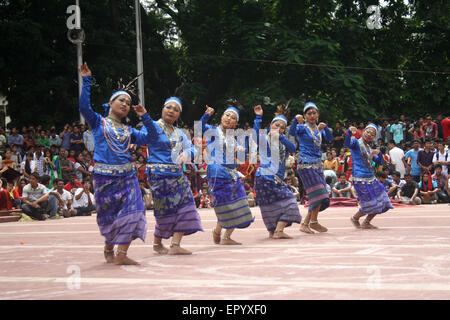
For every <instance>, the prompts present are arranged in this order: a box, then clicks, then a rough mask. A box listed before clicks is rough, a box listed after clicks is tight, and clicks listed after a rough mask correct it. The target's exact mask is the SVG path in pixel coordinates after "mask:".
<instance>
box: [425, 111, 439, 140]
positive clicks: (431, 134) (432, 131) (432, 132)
mask: <svg viewBox="0 0 450 320" xmlns="http://www.w3.org/2000/svg"><path fill="white" fill-rule="evenodd" d="M422 131H423V133H424V135H425V140H426V139H436V138H437V137H438V126H437V125H436V123H434V122H433V119H432V118H431V116H430V115H427V116H426V121H425V122H424V124H423V126H422Z"/></svg>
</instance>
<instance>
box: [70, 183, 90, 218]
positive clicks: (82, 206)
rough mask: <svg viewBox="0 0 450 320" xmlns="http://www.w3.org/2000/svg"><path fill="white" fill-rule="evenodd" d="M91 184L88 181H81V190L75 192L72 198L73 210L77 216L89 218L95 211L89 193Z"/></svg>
mask: <svg viewBox="0 0 450 320" xmlns="http://www.w3.org/2000/svg"><path fill="white" fill-rule="evenodd" d="M90 189H91V182H90V181H89V179H86V180H83V188H78V189H77V190H75V193H74V196H73V208H74V209H75V211H76V215H77V216H90V215H91V214H92V211H94V210H95V198H94V195H93V194H92V193H91V191H90Z"/></svg>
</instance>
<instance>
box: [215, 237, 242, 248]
mask: <svg viewBox="0 0 450 320" xmlns="http://www.w3.org/2000/svg"><path fill="white" fill-rule="evenodd" d="M220 244H222V245H226V246H227V245H228V246H230V245H231V246H233V245H240V244H242V243H240V242H237V241H234V240H233V239H231V238H222V240H220Z"/></svg>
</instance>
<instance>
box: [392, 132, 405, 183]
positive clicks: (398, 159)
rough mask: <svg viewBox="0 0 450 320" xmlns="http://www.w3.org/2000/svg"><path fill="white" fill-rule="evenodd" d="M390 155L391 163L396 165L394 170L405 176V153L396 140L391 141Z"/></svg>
mask: <svg viewBox="0 0 450 320" xmlns="http://www.w3.org/2000/svg"><path fill="white" fill-rule="evenodd" d="M389 157H390V158H391V163H392V165H393V166H394V170H395V171H398V172H400V174H401V177H402V178H403V177H404V176H405V173H406V165H407V164H406V161H405V153H404V152H403V150H402V149H400V148H398V147H397V146H396V145H395V141H394V140H391V141H390V142H389Z"/></svg>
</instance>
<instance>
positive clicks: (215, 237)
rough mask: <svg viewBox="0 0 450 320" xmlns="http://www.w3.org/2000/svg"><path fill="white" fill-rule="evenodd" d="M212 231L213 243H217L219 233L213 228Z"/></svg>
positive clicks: (218, 241)
mask: <svg viewBox="0 0 450 320" xmlns="http://www.w3.org/2000/svg"><path fill="white" fill-rule="evenodd" d="M212 233H213V241H214V243H215V244H219V243H220V233H217V232H216V229H213V231H212Z"/></svg>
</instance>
